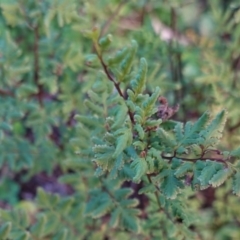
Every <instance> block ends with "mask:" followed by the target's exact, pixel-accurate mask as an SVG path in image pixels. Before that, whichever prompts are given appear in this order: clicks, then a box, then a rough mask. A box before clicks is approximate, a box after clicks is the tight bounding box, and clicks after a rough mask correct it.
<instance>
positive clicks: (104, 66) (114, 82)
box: [95, 43, 135, 125]
mask: <svg viewBox="0 0 240 240" xmlns="http://www.w3.org/2000/svg"><path fill="white" fill-rule="evenodd" d="M96 44H97V43H95V49H96V54H97V56H98V58H99V60H100V63H101V65H102V67H103V70H104V72H105V74H106V75H107V77H108V79H109V80H110V81H111V82H113V84H114V86H115V88H116V90H117V92H118V94H119V95H120V96H121V97H122V98H123V99H125V97H124V94H123V92H122V90H121V88H120V83H118V82H117V81H116V80H115V78H114V76H113V75H112V73H111V72H110V71H109V69H108V66H107V64H106V63H105V62H104V60H103V57H102V54H101V53H100V52H99V51H98V48H97V46H96ZM128 115H129V118H130V120H131V122H132V124H133V125H134V124H135V121H134V116H133V113H132V112H131V111H130V109H129V108H128Z"/></svg>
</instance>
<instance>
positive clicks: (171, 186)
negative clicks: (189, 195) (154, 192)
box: [160, 170, 184, 199]
mask: <svg viewBox="0 0 240 240" xmlns="http://www.w3.org/2000/svg"><path fill="white" fill-rule="evenodd" d="M183 187H184V185H183V183H182V182H181V180H179V179H177V178H176V176H175V175H174V171H172V170H168V174H167V176H165V177H164V178H163V181H162V183H161V185H160V189H161V191H162V192H163V194H164V195H165V196H166V198H167V199H175V198H176V197H177V194H178V193H179V191H180V188H183Z"/></svg>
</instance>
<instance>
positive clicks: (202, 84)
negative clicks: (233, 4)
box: [0, 0, 240, 240]
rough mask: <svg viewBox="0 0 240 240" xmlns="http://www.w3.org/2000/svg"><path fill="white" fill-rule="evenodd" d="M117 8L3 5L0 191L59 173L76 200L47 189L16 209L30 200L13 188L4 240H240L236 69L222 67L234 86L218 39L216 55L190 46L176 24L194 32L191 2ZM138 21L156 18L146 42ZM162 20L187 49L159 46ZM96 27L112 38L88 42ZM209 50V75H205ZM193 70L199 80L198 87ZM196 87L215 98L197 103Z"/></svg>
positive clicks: (2, 221) (146, 28) (146, 25)
mask: <svg viewBox="0 0 240 240" xmlns="http://www.w3.org/2000/svg"><path fill="white" fill-rule="evenodd" d="M117 4H118V3H115V1H113V2H112V3H111V4H110V3H109V2H108V1H99V2H95V1H90V2H85V1H75V0H72V1H68V0H63V1H49V0H44V1H41V2H35V1H27V0H23V1H14V0H13V1H4V0H3V1H1V15H0V31H1V33H2V36H3V37H2V38H1V40H0V45H1V46H2V48H1V62H0V68H1V70H0V74H1V79H2V80H1V84H0V97H1V106H0V118H1V123H0V130H1V135H0V136H1V146H0V149H1V153H0V160H1V161H0V166H1V169H2V170H1V174H2V175H1V180H2V185H3V184H5V185H7V182H8V183H9V182H10V183H11V184H12V185H11V184H10V183H9V184H10V187H11V188H13V187H12V186H15V187H16V185H17V181H18V180H19V179H20V180H19V181H20V182H19V185H17V186H18V187H19V188H21V187H22V186H21V184H23V183H24V182H25V181H29V179H30V182H31V181H33V180H34V176H35V175H36V174H39V173H40V174H41V173H42V172H43V171H44V173H47V174H49V175H50V174H53V172H54V171H56V170H58V169H60V174H59V175H60V177H59V182H61V184H63V185H61V186H64V187H66V188H70V190H71V191H70V193H66V192H64V191H60V190H51V184H49V185H50V190H49V188H48V186H45V187H44V189H43V188H38V190H37V191H36V196H35V194H34V198H35V199H34V200H33V199H30V200H27V199H24V200H23V199H22V200H20V201H19V203H17V204H16V201H17V200H16V199H17V197H16V195H17V193H16V192H19V191H20V190H19V188H17V187H16V189H15V190H14V189H13V190H12V191H11V193H9V194H12V195H14V196H15V198H14V201H12V202H10V201H9V205H7V207H5V208H4V207H2V208H1V210H0V239H4V240H13V239H14V240H18V239H19V240H20V239H25V240H26V239H33V240H37V239H44V240H50V239H70V240H74V239H93V240H94V239H121V238H122V239H214V238H215V239H230V238H231V239H238V238H239V235H240V234H239V230H238V226H237V223H238V221H239V220H238V211H239V210H238V207H237V206H238V197H239V195H240V185H239V182H240V169H239V166H240V165H239V161H238V160H239V157H240V149H239V148H238V144H237V141H232V139H236V136H235V138H234V136H231V135H233V134H231V133H232V132H231V131H229V128H230V129H236V131H238V127H237V126H238V121H237V120H238V119H237V113H238V112H237V111H236V112H234V109H235V106H236V102H237V100H238V97H237V90H238V89H237V87H238V84H237V82H236V81H235V80H236V78H234V77H233V76H232V75H231V74H232V70H231V67H230V66H229V65H228V62H229V61H226V62H227V63H226V62H222V65H223V67H222V72H221V73H222V76H224V79H226V81H225V82H224V85H223V82H222V79H220V80H219V78H217V75H218V69H219V56H221V55H222V51H221V49H222V47H223V46H222V45H221V43H220V42H219V41H218V37H216V36H217V34H216V35H214V36H215V37H216V39H214V44H215V45H214V46H212V45H211V41H209V42H210V43H209V45H207V44H206V42H204V41H203V43H202V42H201V41H200V40H202V39H200V40H199V41H200V43H196V41H193V44H192V43H191V44H192V45H190V46H181V44H180V43H179V39H178V37H179V35H178V34H177V31H178V29H177V27H178V26H176V25H177V24H176V21H175V23H174V19H176V18H177V17H179V18H180V20H181V21H179V22H180V24H183V23H184V12H183V13H182V12H181V11H183V8H185V4H186V5H188V2H187V1H186V2H185V1H184V3H183V1H170V2H169V3H161V6H160V3H157V2H154V3H153V2H151V3H147V2H144V1H143V2H142V1H141V2H132V3H126V1H122V2H120V4H118V5H117ZM211 4H212V6H213V7H212V9H208V10H207V11H208V14H211V16H214V17H215V18H216V25H219V26H220V24H223V27H224V28H223V29H222V31H224V30H225V27H226V26H227V27H226V29H230V30H229V31H232V32H233V30H234V29H235V28H237V26H235V25H234V23H232V22H231V21H230V23H229V22H228V21H229V18H228V16H229V15H231V11H230V10H229V11H228V12H226V13H225V14H226V16H225V17H224V18H222V17H221V11H220V10H219V9H218V8H219V6H216V5H214V4H215V2H214V1H213V3H211ZM106 6H108V8H106ZM100 10H101V11H100ZM120 10H122V13H120ZM216 10H217V11H216ZM129 12H130V13H132V12H134V13H137V14H139V13H140V15H139V16H140V18H141V17H142V18H144V16H145V15H144V14H146V15H147V17H146V21H145V22H144V21H143V20H141V21H142V22H141V24H142V26H141V30H138V31H129V32H128V31H126V30H124V29H121V27H122V26H121V21H124V20H125V19H124V17H126V16H127V15H128V14H129ZM236 14H237V13H236ZM106 15H110V18H109V19H107V20H106ZM156 15H160V16H162V21H163V23H161V24H162V25H164V24H166V25H170V26H171V30H172V31H173V33H174V34H173V38H175V40H170V42H165V43H164V42H162V41H160V40H159V39H158V36H157V37H156V35H155V34H154V33H153V30H152V27H151V24H152V25H153V19H154V17H155V16H156ZM236 16H237V15H236ZM114 17H116V18H117V20H119V21H113V20H112V19H114ZM128 17H129V16H128ZM126 18H127V17H126ZM103 21H104V22H103ZM111 21H112V22H111ZM224 21H225V22H224ZM96 22H98V23H103V24H102V27H101V28H98V27H95V28H93V29H92V30H87V31H83V29H91V27H92V25H94V23H96ZM227 23H229V26H228V25H227ZM161 24H160V25H161ZM110 25H111V26H110ZM162 25H161V26H162ZM119 26H120V27H119ZM124 27H126V26H124ZM129 27H130V26H129ZM108 29H110V30H111V32H112V33H113V36H112V35H111V34H105V33H106V32H108ZM119 29H121V30H119ZM80 31H81V32H80ZM145 32H148V33H149V34H143V33H145ZM122 33H124V35H125V36H126V37H124V38H122V37H121V36H122ZM237 33H238V32H236V36H235V35H234V38H233V41H232V42H230V43H229V45H230V46H231V47H232V48H233V50H232V49H231V51H229V52H227V53H226V59H228V60H229V59H230V58H229V55H230V56H231V53H232V52H234V51H236V49H237V47H236V46H237V42H238V35H237ZM25 36H28V37H26V39H25ZM176 36H177V37H176ZM130 38H131V39H132V38H135V39H136V40H137V41H135V40H132V41H129V42H128V43H127V41H128V39H130ZM146 43H149V44H146ZM194 44H197V46H195V45H194ZM138 45H139V46H140V47H139V46H138ZM122 46H124V47H123V48H121V47H122ZM142 46H144V47H142ZM118 48H119V50H115V49H118ZM151 48H152V49H153V50H151ZM159 49H161V51H162V52H161V54H162V55H161V54H159V53H158V50H159ZM216 49H220V50H219V51H218V50H216ZM193 50H194V51H193ZM151 51H152V52H151ZM199 51H200V52H202V53H203V55H204V59H205V60H206V62H207V64H206V63H205V62H201V63H198V61H199V62H200V60H202V59H200V60H199V57H198V53H199ZM159 55H161V57H159ZM139 56H140V57H139ZM142 56H146V59H145V58H143V57H142ZM224 57H225V56H224ZM139 58H140V60H138V59H139ZM182 58H183V61H185V62H184V64H185V67H186V68H185V72H184V71H182V69H181V65H182V60H181V59H182ZM196 59H197V60H196ZM192 60H194V61H195V62H197V64H196V65H197V67H196V66H194V63H195V62H194V61H192ZM158 61H160V62H161V64H162V65H159V64H158V63H157V62H158ZM210 63H211V64H210ZM187 67H190V68H193V69H196V68H199V69H198V70H197V71H195V72H197V74H198V75H199V78H198V79H196V81H192V82H191V71H190V73H189V70H188V69H187ZM194 67H195V68H194ZM168 68H169V69H170V71H169V70H168ZM148 69H149V70H148ZM203 72H204V73H203ZM205 73H207V74H206V75H204V74H205ZM235 73H236V74H237V70H236V72H235ZM194 74H196V73H194ZM194 74H193V75H194ZM159 76H160V77H159ZM235 77H236V76H235ZM169 79H171V80H169ZM228 79H231V80H232V81H233V82H234V83H235V85H233V86H232V85H231V86H230V85H229V82H228V81H227V80H228ZM234 79H235V80H234ZM213 80H214V81H213ZM209 84H211V86H210V87H209ZM189 86H191V87H192V89H191V91H192V92H193V93H194V92H197V91H199V89H203V90H204V91H201V92H200V93H199V95H198V96H197V97H196V99H194V98H195V96H194V94H192V95H191V94H190V93H189V92H188V94H187V93H186V92H187V88H188V87H189ZM232 90H234V91H232ZM226 92H227V96H230V97H229V100H228V101H227V104H225V100H226V98H222V95H223V96H225V95H224V94H226ZM220 94H222V95H220ZM205 98H206V99H207V101H208V102H210V100H211V98H214V101H213V102H212V104H209V109H210V108H211V109H210V111H211V110H212V109H215V108H216V105H217V109H219V112H218V113H216V114H215V113H212V114H210V113H209V112H208V111H206V110H209V109H208V106H206V104H204V103H205V102H203V101H202V99H205ZM189 99H190V100H189ZM193 99H194V101H192V100H193ZM199 99H200V100H199ZM233 100H234V101H233ZM173 102H175V104H173ZM193 103H196V106H194V107H195V108H196V110H195V111H196V113H195V115H194V118H195V120H194V121H193V120H191V119H192V117H189V118H188V116H190V115H191V114H192V112H191V110H190V108H191V107H193ZM203 109H204V111H202V110H203ZM205 111H206V112H205ZM202 112H204V113H203V114H202ZM227 112H228V116H229V117H228V119H229V120H228V122H227V124H226V121H227ZM190 113H191V114H190ZM200 113H201V114H200ZM181 119H182V121H181ZM229 123H230V125H229ZM225 125H226V127H225ZM224 135H225V136H224ZM226 136H227V137H229V139H231V141H229V142H230V143H229V144H228V143H226V142H227V141H226ZM232 137H233V138H232ZM222 138H223V140H222V142H221V141H220V140H221V139H222ZM232 149H233V150H232ZM19 176H20V177H19ZM31 177H33V178H31ZM13 183H14V184H15V185H14V184H13ZM6 188H7V187H6ZM4 189H5V188H4ZM207 189H217V190H216V193H215V197H216V200H215V201H214V203H213V205H212V206H211V209H210V211H209V210H208V209H203V205H204V203H203V201H204V200H203V199H202V198H203V196H204V194H201V193H202V190H207ZM0 191H1V189H0ZM3 191H6V190H3ZM0 195H1V194H0ZM196 196H197V197H196ZM6 199H9V197H8V196H7V197H6ZM10 203H11V204H12V205H14V206H11V205H10ZM226 203H227V207H226V206H225V205H224V204H226ZM214 215H216V216H218V219H217V220H216V218H214ZM216 229H217V230H216Z"/></svg>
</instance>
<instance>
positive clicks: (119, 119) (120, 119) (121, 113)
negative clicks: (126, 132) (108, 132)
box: [111, 106, 128, 130]
mask: <svg viewBox="0 0 240 240" xmlns="http://www.w3.org/2000/svg"><path fill="white" fill-rule="evenodd" d="M127 111H128V110H127V108H126V107H125V106H121V108H120V110H118V113H117V115H116V117H115V121H114V123H113V125H112V126H111V128H112V129H113V130H117V129H119V128H121V127H123V125H124V122H125V120H126V117H127Z"/></svg>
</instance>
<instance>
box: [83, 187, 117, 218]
mask: <svg viewBox="0 0 240 240" xmlns="http://www.w3.org/2000/svg"><path fill="white" fill-rule="evenodd" d="M91 195H92V196H91ZM90 196H91V197H90V201H89V202H88V203H87V206H86V209H85V212H84V214H85V215H86V216H92V217H93V218H99V217H101V216H104V215H105V214H106V213H107V212H108V211H109V210H110V209H112V207H113V202H112V199H111V198H110V196H109V195H108V194H107V193H105V192H102V191H101V190H97V191H95V192H93V194H91V193H90Z"/></svg>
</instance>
